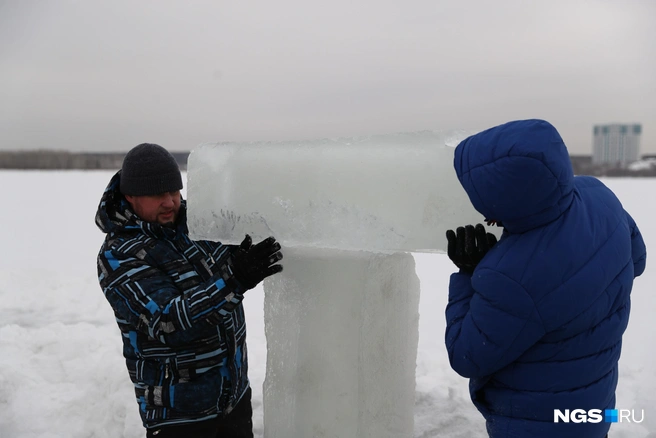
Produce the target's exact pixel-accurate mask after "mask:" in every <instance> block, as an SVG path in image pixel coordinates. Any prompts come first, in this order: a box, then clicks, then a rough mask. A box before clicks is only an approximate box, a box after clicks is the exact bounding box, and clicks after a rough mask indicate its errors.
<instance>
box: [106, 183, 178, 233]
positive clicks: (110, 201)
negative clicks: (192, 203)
mask: <svg viewBox="0 0 656 438" xmlns="http://www.w3.org/2000/svg"><path fill="white" fill-rule="evenodd" d="M120 182H121V171H120V170H119V171H118V172H116V173H115V174H114V176H113V177H112V179H111V180H110V181H109V184H108V185H107V187H106V188H105V191H104V192H103V195H102V198H101V199H100V204H99V205H98V210H97V211H96V225H97V226H98V228H100V230H101V231H102V232H103V233H106V234H110V233H116V232H120V231H129V230H141V231H143V232H144V233H146V235H148V236H151V237H154V238H158V239H163V238H166V239H174V238H175V237H176V235H178V233H183V234H186V233H187V232H188V230H187V205H186V201H185V200H184V199H183V200H181V201H180V211H179V213H178V219H177V220H176V224H175V227H173V228H169V227H165V226H163V225H160V224H158V223H153V222H146V221H144V220H142V219H141V218H140V217H139V216H137V214H136V213H135V212H134V211H132V207H131V206H130V203H129V202H128V201H127V200H126V199H125V196H123V194H122V193H121V191H120V190H119V187H120Z"/></svg>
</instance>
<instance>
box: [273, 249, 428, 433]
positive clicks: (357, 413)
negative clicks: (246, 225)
mask: <svg viewBox="0 0 656 438" xmlns="http://www.w3.org/2000/svg"><path fill="white" fill-rule="evenodd" d="M284 262H285V270H284V271H283V272H282V273H280V274H276V275H274V276H273V277H270V278H269V279H267V280H265V284H264V288H265V303H264V307H265V330H266V337H267V374H266V380H265V382H264V425H265V431H264V436H265V438H296V437H298V438H302V437H358V438H404V437H405V438H409V437H412V436H413V424H414V421H413V415H414V409H413V408H414V399H415V367H416V356H417V343H418V336H419V335H418V333H419V329H418V324H419V278H418V277H417V275H416V273H415V264H414V258H413V257H412V255H411V254H407V253H396V254H392V255H388V254H380V253H370V252H364V251H339V250H321V249H302V248H298V249H296V248H295V249H290V250H285V259H284Z"/></svg>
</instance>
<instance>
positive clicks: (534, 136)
mask: <svg viewBox="0 0 656 438" xmlns="http://www.w3.org/2000/svg"><path fill="white" fill-rule="evenodd" d="M454 167H455V170H456V174H457V175H458V179H459V180H460V183H461V184H462V186H463V188H464V189H465V191H466V192H467V195H468V196H469V199H470V200H471V203H472V205H473V206H474V208H475V209H476V210H477V211H478V212H479V213H481V214H482V215H483V216H484V217H485V218H486V219H489V220H495V221H497V222H501V223H502V224H503V226H504V227H505V228H506V230H508V231H509V232H511V233H523V232H526V231H528V230H531V229H533V228H537V227H540V226H543V225H545V224H547V223H549V222H551V221H553V220H555V219H557V218H558V217H559V216H560V215H561V214H562V213H563V212H564V211H565V210H567V208H568V207H569V206H570V204H571V202H572V198H573V190H574V189H573V187H574V175H573V170H572V163H571V161H570V158H569V154H568V152H567V147H566V146H565V143H564V142H563V139H562V138H561V137H560V134H559V133H558V131H557V130H556V128H554V127H553V126H552V125H551V124H550V123H549V122H546V121H544V120H535V119H533V120H518V121H513V122H509V123H505V124H503V125H500V126H496V127H494V128H490V129H488V130H485V131H482V132H480V133H478V134H475V135H472V136H471V137H468V138H466V139H465V140H463V141H462V142H461V143H460V144H459V145H458V147H457V148H456V150H455V154H454Z"/></svg>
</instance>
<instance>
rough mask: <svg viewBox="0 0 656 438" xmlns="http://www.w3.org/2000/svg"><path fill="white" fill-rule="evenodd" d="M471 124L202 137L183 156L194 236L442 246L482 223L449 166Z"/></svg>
mask: <svg viewBox="0 0 656 438" xmlns="http://www.w3.org/2000/svg"><path fill="white" fill-rule="evenodd" d="M466 135H467V133H464V132H454V133H450V134H445V133H440V132H434V131H422V132H414V133H404V134H390V135H379V136H371V137H366V138H351V139H337V140H328V139H324V140H316V141H307V142H279V143H274V142H261V143H216V144H204V145H201V146H199V147H197V148H196V149H194V150H193V151H192V153H191V154H190V156H189V161H188V194H189V197H188V205H189V227H190V230H191V235H192V237H193V238H196V239H213V240H220V241H222V242H224V243H239V242H241V240H242V239H243V238H244V235H245V234H246V233H248V234H250V235H251V236H252V237H253V240H254V241H259V240H261V239H263V238H265V237H267V236H271V235H272V236H275V237H276V238H277V239H278V240H279V241H280V242H282V243H283V244H284V246H285V247H313V248H332V249H346V250H367V251H391V252H394V251H415V252H419V251H427V252H438V251H444V250H445V245H446V239H445V238H444V232H445V231H446V230H447V229H449V228H454V227H457V226H460V225H463V224H468V223H478V222H482V220H483V218H482V217H481V215H480V214H479V213H477V212H476V211H475V210H474V208H473V207H472V206H471V204H470V202H469V199H468V198H467V195H466V193H465V192H464V190H463V189H462V187H461V186H460V183H459V182H458V180H457V178H456V175H455V172H454V170H453V151H454V147H453V146H455V145H457V143H458V141H459V140H461V139H462V138H464V137H466Z"/></svg>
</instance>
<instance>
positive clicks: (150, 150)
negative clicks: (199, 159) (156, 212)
mask: <svg viewBox="0 0 656 438" xmlns="http://www.w3.org/2000/svg"><path fill="white" fill-rule="evenodd" d="M180 189H182V175H180V168H179V167H178V163H177V162H176V161H175V158H173V155H171V154H170V153H169V152H168V151H167V150H166V149H164V148H163V147H161V146H159V145H156V144H150V143H142V144H140V145H139V146H135V147H134V148H132V149H131V150H130V152H128V153H127V155H126V156H125V158H124V159H123V167H122V168H121V193H123V194H124V195H131V196H149V195H159V194H160V193H165V192H175V191H177V190H180Z"/></svg>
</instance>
